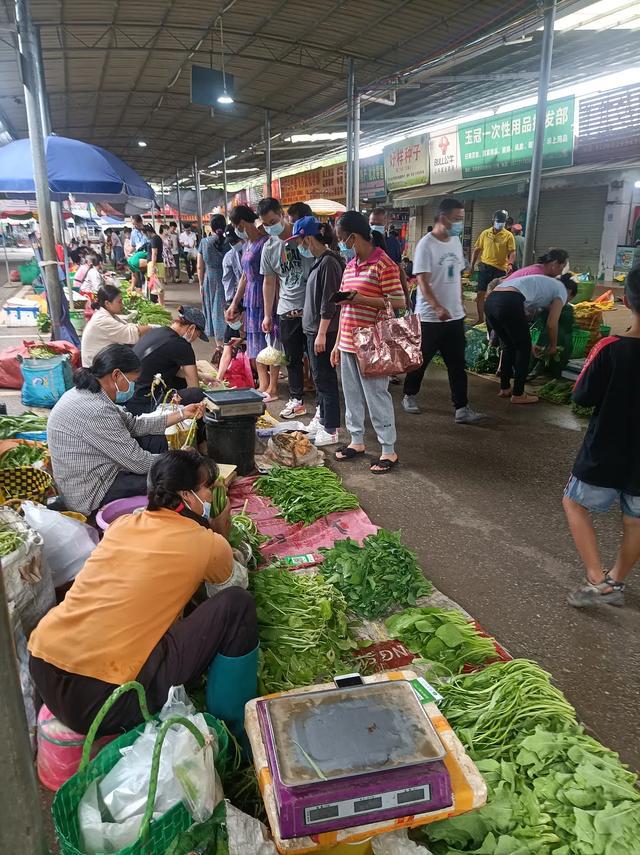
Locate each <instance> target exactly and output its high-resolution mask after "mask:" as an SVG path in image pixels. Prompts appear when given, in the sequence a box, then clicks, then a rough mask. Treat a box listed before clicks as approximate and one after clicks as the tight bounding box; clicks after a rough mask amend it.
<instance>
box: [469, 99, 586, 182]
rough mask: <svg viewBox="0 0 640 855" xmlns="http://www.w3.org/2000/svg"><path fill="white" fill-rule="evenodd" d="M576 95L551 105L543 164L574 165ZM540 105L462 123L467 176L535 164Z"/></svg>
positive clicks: (546, 124) (545, 135)
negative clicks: (536, 132) (533, 159)
mask: <svg viewBox="0 0 640 855" xmlns="http://www.w3.org/2000/svg"><path fill="white" fill-rule="evenodd" d="M574 111H575V98H574V97H573V96H571V97H570V98H561V99H559V100H557V101H550V102H549V104H548V105H547V117H546V121H545V134H544V149H543V166H544V167H545V168H549V167H552V166H571V165H572V163H573V125H574ZM535 127H536V106H535V104H534V105H533V106H532V107H525V108H523V109H521V110H514V111H513V112H511V113H503V114H501V115H499V116H491V117H490V118H488V119H481V120H480V121H478V122H473V123H470V124H465V125H459V126H458V141H459V147H460V165H461V167H462V177H463V178H480V177H482V176H485V175H500V174H501V173H505V172H523V171H525V170H527V169H529V167H530V165H531V154H532V151H533V137H534V133H535Z"/></svg>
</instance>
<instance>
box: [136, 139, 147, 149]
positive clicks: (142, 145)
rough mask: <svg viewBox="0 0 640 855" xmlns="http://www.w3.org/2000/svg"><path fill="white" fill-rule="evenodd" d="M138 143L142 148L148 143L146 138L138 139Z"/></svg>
mask: <svg viewBox="0 0 640 855" xmlns="http://www.w3.org/2000/svg"><path fill="white" fill-rule="evenodd" d="M138 145H139V146H140V148H146V147H147V144H146V142H145V141H144V140H138Z"/></svg>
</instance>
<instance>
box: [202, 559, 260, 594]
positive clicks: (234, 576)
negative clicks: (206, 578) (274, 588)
mask: <svg viewBox="0 0 640 855" xmlns="http://www.w3.org/2000/svg"><path fill="white" fill-rule="evenodd" d="M248 587H249V571H248V570H247V568H246V566H245V565H244V564H242V563H241V562H240V561H236V560H235V558H234V561H233V568H232V570H231V576H229V578H228V579H227V580H226V581H225V582H205V588H206V590H207V597H209V598H211V597H215V595H216V594H219V593H220V591H225V590H226V589H227V588H244V590H245V591H246V590H247V588H248Z"/></svg>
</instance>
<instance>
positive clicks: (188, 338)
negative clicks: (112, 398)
mask: <svg viewBox="0 0 640 855" xmlns="http://www.w3.org/2000/svg"><path fill="white" fill-rule="evenodd" d="M204 328H205V318H204V314H203V312H202V311H201V310H200V309H197V308H195V306H180V307H179V308H178V317H177V318H176V319H175V321H174V322H173V323H172V324H171V326H170V327H158V328H157V329H152V330H151V331H150V332H148V333H147V334H146V336H144V339H140V341H139V342H138V343H137V344H136V345H135V346H134V348H133V349H134V351H135V352H136V354H137V355H138V358H139V359H140V363H141V369H140V377H139V378H138V380H136V390H135V393H134V395H133V397H132V398H131V400H130V401H129V402H128V403H127V409H128V410H129V412H131V413H133V414H134V415H140V414H141V413H149V412H151V411H152V410H155V408H156V405H157V403H159V402H160V401H161V400H162V399H163V398H164V396H165V393H166V391H167V390H168V389H175V390H176V391H177V393H178V394H179V396H180V399H181V401H182V403H183V404H197V403H199V402H200V401H201V400H202V398H203V397H204V396H203V392H202V390H201V389H200V387H199V385H198V371H197V369H196V355H195V352H194V350H193V346H192V343H193V342H194V341H196V339H198V338H201V339H202V341H209V339H208V338H207V336H206V335H205V333H204ZM158 375H159V376H160V377H161V378H162V383H160V384H159V385H157V387H156V389H154V394H153V395H152V393H151V386H152V384H153V383H154V380H155V379H156V377H157V376H158Z"/></svg>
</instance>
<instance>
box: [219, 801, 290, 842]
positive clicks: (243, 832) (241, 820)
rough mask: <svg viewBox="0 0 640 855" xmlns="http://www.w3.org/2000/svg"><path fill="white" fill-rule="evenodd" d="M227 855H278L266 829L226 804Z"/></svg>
mask: <svg viewBox="0 0 640 855" xmlns="http://www.w3.org/2000/svg"><path fill="white" fill-rule="evenodd" d="M226 804H227V835H228V837H229V855H248V853H249V852H250V853H251V855H278V850H277V849H276V847H275V844H274V843H273V841H272V840H271V838H270V836H269V832H268V831H267V829H266V827H265V826H264V825H263V824H262V823H261V822H260V821H259V820H257V819H254V818H253V817H252V816H249V815H248V814H246V813H242V811H241V810H238V808H236V807H234V806H233V805H232V804H231V803H230V802H227V803H226Z"/></svg>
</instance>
